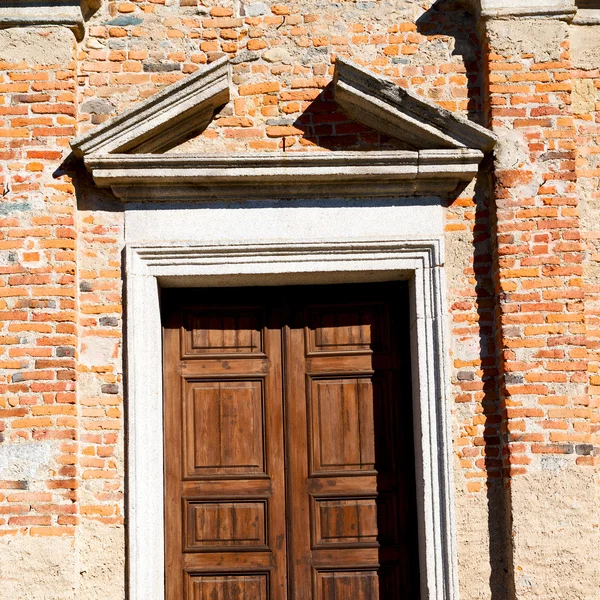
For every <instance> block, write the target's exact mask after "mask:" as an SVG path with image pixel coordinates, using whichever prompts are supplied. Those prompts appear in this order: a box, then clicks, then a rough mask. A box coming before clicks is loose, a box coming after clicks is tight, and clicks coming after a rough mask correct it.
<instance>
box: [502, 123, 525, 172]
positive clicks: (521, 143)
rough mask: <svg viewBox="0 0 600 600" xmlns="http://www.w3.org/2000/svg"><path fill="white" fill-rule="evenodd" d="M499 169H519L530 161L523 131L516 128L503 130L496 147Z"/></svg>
mask: <svg viewBox="0 0 600 600" xmlns="http://www.w3.org/2000/svg"><path fill="white" fill-rule="evenodd" d="M494 163H495V167H496V169H497V170H503V169H519V168H521V167H522V166H523V165H525V164H528V163H529V149H528V146H527V140H526V139H525V137H524V135H523V133H521V132H520V131H517V130H516V129H509V130H507V131H503V132H502V135H500V136H499V138H498V143H497V144H496V147H495V148H494Z"/></svg>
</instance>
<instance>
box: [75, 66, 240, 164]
mask: <svg viewBox="0 0 600 600" xmlns="http://www.w3.org/2000/svg"><path fill="white" fill-rule="evenodd" d="M228 101H229V65H228V60H227V58H226V57H223V58H220V59H219V60H216V61H215V62H214V63H212V64H210V65H208V66H207V67H206V68H204V69H202V70H200V71H198V72H196V73H194V74H193V75H190V76H189V77H186V78H185V79H183V80H181V81H179V82H177V83H174V84H172V85H170V86H167V87H166V88H164V89H163V90H161V91H160V92H158V93H157V94H154V95H153V96H150V98H148V99H147V100H144V101H143V102H140V103H139V104H136V105H135V106H133V107H132V108H130V109H129V110H127V111H125V112H124V113H121V114H120V115H117V116H116V117H114V118H112V119H110V120H109V121H107V122H106V123H103V124H102V125H100V126H99V127H96V128H95V129H93V130H92V131H90V132H88V133H85V134H84V135H82V136H80V137H78V138H77V139H75V140H73V141H72V142H71V146H72V148H73V152H74V153H75V154H76V155H77V156H87V155H94V154H110V153H119V152H121V153H127V154H140V153H144V152H152V153H154V152H165V151H166V150H169V149H170V148H173V147H175V146H177V145H179V144H181V143H182V142H184V141H185V140H186V139H188V138H189V137H191V136H193V135H194V133H195V132H198V131H202V129H204V127H206V125H208V123H209V122H210V120H211V119H212V117H213V115H214V113H215V110H217V108H219V107H220V106H223V105H224V104H227V102H228Z"/></svg>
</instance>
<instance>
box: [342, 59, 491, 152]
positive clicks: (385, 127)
mask: <svg viewBox="0 0 600 600" xmlns="http://www.w3.org/2000/svg"><path fill="white" fill-rule="evenodd" d="M333 89H334V94H335V101H336V102H337V103H338V105H339V106H340V107H341V108H342V110H343V111H344V112H345V113H346V114H347V115H348V116H349V117H351V118H352V119H354V120H355V121H358V122H360V123H363V124H364V125H367V126H369V127H372V128H373V129H376V130H377V131H381V132H383V133H385V134H387V135H389V136H391V137H395V138H397V139H399V140H402V141H404V142H406V143H409V144H411V145H412V146H415V147H417V148H419V149H427V150H431V149H434V148H435V149H439V150H441V149H444V148H471V149H477V150H481V151H483V152H487V151H489V150H491V149H492V147H493V146H494V143H495V141H496V138H495V136H494V134H493V133H491V132H490V131H488V130H487V129H485V128H484V127H481V126H480V125H477V124H475V123H472V122H471V121H469V120H467V119H466V118H464V117H462V116H460V115H457V114H455V113H453V112H450V111H449V110H445V109H444V108H441V107H440V106H438V105H437V104H434V103H433V102H428V101H427V100H424V99H422V98H420V97H419V96H417V95H416V94H413V93H412V92H411V91H410V90H406V89H404V88H401V87H400V86H397V85H396V84H394V83H393V82H392V81H390V80H389V79H385V78H383V77H379V76H378V75H374V74H373V73H371V72H369V71H367V70H366V69H364V68H362V67H359V66H358V65H357V64H356V63H353V62H351V61H349V60H346V59H344V58H338V59H337V61H336V65H335V78H334V86H333Z"/></svg>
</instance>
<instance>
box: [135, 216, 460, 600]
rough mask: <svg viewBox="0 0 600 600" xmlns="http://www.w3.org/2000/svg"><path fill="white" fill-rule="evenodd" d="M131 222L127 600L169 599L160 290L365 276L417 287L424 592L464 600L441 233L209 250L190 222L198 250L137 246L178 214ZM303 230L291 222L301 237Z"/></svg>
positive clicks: (165, 230) (414, 312)
mask: <svg viewBox="0 0 600 600" xmlns="http://www.w3.org/2000/svg"><path fill="white" fill-rule="evenodd" d="M296 210H298V208H296ZM128 212H129V210H128ZM134 212H135V211H133V212H132V213H131V215H130V216H128V217H127V218H126V227H125V231H126V242H127V255H126V277H127V307H126V310H127V323H128V328H127V354H128V360H127V380H128V406H129V415H128V416H129V419H128V422H129V424H130V434H129V500H130V503H129V524H130V528H129V536H130V537H129V539H130V544H129V549H130V554H129V566H130V598H131V600H142V599H143V600H159V599H161V600H162V598H163V597H164V580H163V573H164V531H163V520H162V519H163V498H162V495H161V494H156V490H157V489H162V487H163V448H162V438H157V437H156V435H155V432H156V431H160V430H162V419H163V416H162V380H161V369H160V368H159V365H160V364H161V362H162V355H161V322H160V311H159V295H160V286H161V285H162V286H173V285H175V286H177V285H182V284H183V285H194V286H201V287H202V286H206V285H223V282H224V281H226V282H227V285H232V286H239V285H261V284H262V285H264V284H266V283H268V284H273V283H276V284H279V285H289V284H292V283H294V284H295V283H301V282H304V283H326V282H330V283H331V282H339V281H344V282H356V281H364V280H365V276H366V277H367V278H370V279H371V280H390V279H408V280H409V281H410V295H411V322H412V326H411V345H412V349H413V354H412V356H413V380H414V382H413V383H414V385H413V389H414V398H413V401H414V405H415V454H416V470H417V489H418V507H419V508H418V510H419V540H420V559H421V575H422V577H421V594H422V597H423V598H427V599H428V600H457V598H458V591H457V590H458V583H457V569H456V548H455V529H454V509H453V502H452V497H453V482H452V470H451V456H452V443H451V437H450V435H451V431H450V424H449V423H450V420H449V415H450V408H449V392H448V378H447V377H446V372H447V365H446V361H447V356H448V354H447V348H446V342H445V339H446V336H447V331H446V319H445V310H444V306H445V304H444V286H445V282H444V275H443V246H442V239H443V234H442V230H441V229H439V230H438V232H437V235H436V236H435V237H427V236H422V237H421V236H406V237H404V238H397V237H396V238H392V237H391V236H389V235H385V234H383V235H382V234H381V231H380V232H379V235H378V236H377V238H376V241H370V240H364V239H363V240H359V239H354V240H352V237H351V235H352V233H351V232H346V235H345V236H343V237H341V236H340V232H339V231H337V230H336V231H337V232H336V234H335V235H333V234H332V235H331V237H330V238H329V239H328V240H327V241H314V240H313V239H311V240H304V241H292V237H293V234H294V232H293V231H288V237H289V239H288V240H286V241H278V242H276V243H264V241H263V240H261V241H259V242H255V243H240V242H239V241H238V242H233V241H231V238H230V242H229V243H227V242H217V243H209V242H208V241H206V240H205V239H204V238H205V237H206V236H207V235H208V231H206V230H204V229H195V228H194V223H191V224H189V226H188V227H187V235H192V236H193V238H194V239H195V240H196V241H191V242H189V243H172V242H171V241H168V240H166V239H165V240H163V241H155V242H154V243H152V244H139V240H138V239H136V238H138V237H139V236H143V238H144V239H146V238H147V236H148V229H150V230H153V231H155V232H157V231H158V230H159V229H160V230H161V231H162V235H164V236H170V235H172V232H173V228H174V227H177V226H179V227H181V225H182V222H183V221H182V219H181V217H180V216H177V215H175V216H173V213H172V212H167V213H163V212H162V211H149V212H148V213H147V215H148V216H147V217H145V219H146V220H145V222H140V221H138V222H137V223H136V219H137V218H138V216H137V215H136V216H133V215H134ZM231 212H232V213H235V214H237V215H238V216H237V219H238V221H239V223H238V224H237V226H236V227H235V233H236V234H237V233H239V232H240V231H242V229H243V224H244V223H245V222H246V219H245V217H244V215H243V214H240V212H241V211H239V210H235V209H234V208H233V207H232V209H231ZM185 217H190V214H189V213H188V214H186V215H185ZM132 219H133V220H132ZM169 220H170V221H171V223H170V224H167V225H165V222H167V221H169ZM184 220H187V219H184ZM301 221H302V219H296V220H294V223H295V225H296V227H298V226H299V223H301ZM198 222H199V221H198V220H197V219H196V221H195V223H196V224H197V223H198ZM127 223H129V224H127ZM213 223H214V222H213ZM382 225H383V223H382ZM438 226H441V222H440V221H438ZM144 227H146V228H148V229H144ZM302 231H303V229H302V226H300V227H299V230H298V231H297V232H296V233H300V232H302ZM213 233H214V232H213ZM259 233H260V232H259ZM415 233H416V232H415ZM180 235H181V233H180V234H179V236H180ZM247 237H248V238H249V237H250V235H249V234H247ZM307 276H308V279H306V277H307ZM303 277H304V279H303Z"/></svg>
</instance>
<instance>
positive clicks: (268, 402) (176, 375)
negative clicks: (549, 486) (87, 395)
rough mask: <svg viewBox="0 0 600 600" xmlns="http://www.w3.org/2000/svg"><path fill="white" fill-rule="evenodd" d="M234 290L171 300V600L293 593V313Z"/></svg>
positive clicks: (167, 306)
mask: <svg viewBox="0 0 600 600" xmlns="http://www.w3.org/2000/svg"><path fill="white" fill-rule="evenodd" d="M199 296H200V297H201V303H200V302H198V297H199ZM224 296H225V297H226V298H227V300H229V301H231V296H228V295H227V294H225V295H224ZM224 296H223V295H220V294H219V293H210V292H208V293H207V292H202V293H201V294H193V293H190V294H188V295H187V296H186V295H181V294H177V295H170V294H165V295H164V299H163V300H164V303H163V306H164V314H165V329H164V347H165V464H166V472H165V479H166V482H165V486H166V490H165V492H166V493H165V499H166V504H165V524H166V530H165V533H166V539H165V541H166V558H167V560H166V563H167V573H166V584H167V586H166V587H167V600H204V599H206V600H238V599H239V600H254V599H256V600H262V599H263V598H264V599H265V600H267V599H269V600H285V599H286V597H287V592H286V590H287V585H286V561H287V557H286V544H285V537H286V529H285V490H284V473H285V467H284V450H283V427H282V422H283V404H282V380H281V376H282V362H281V351H282V348H281V324H280V323H279V322H278V321H277V319H278V317H277V315H275V313H273V312H272V311H271V313H269V314H267V313H266V312H265V309H264V307H263V306H248V305H240V306H235V305H231V304H229V305H226V304H225V297H224Z"/></svg>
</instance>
